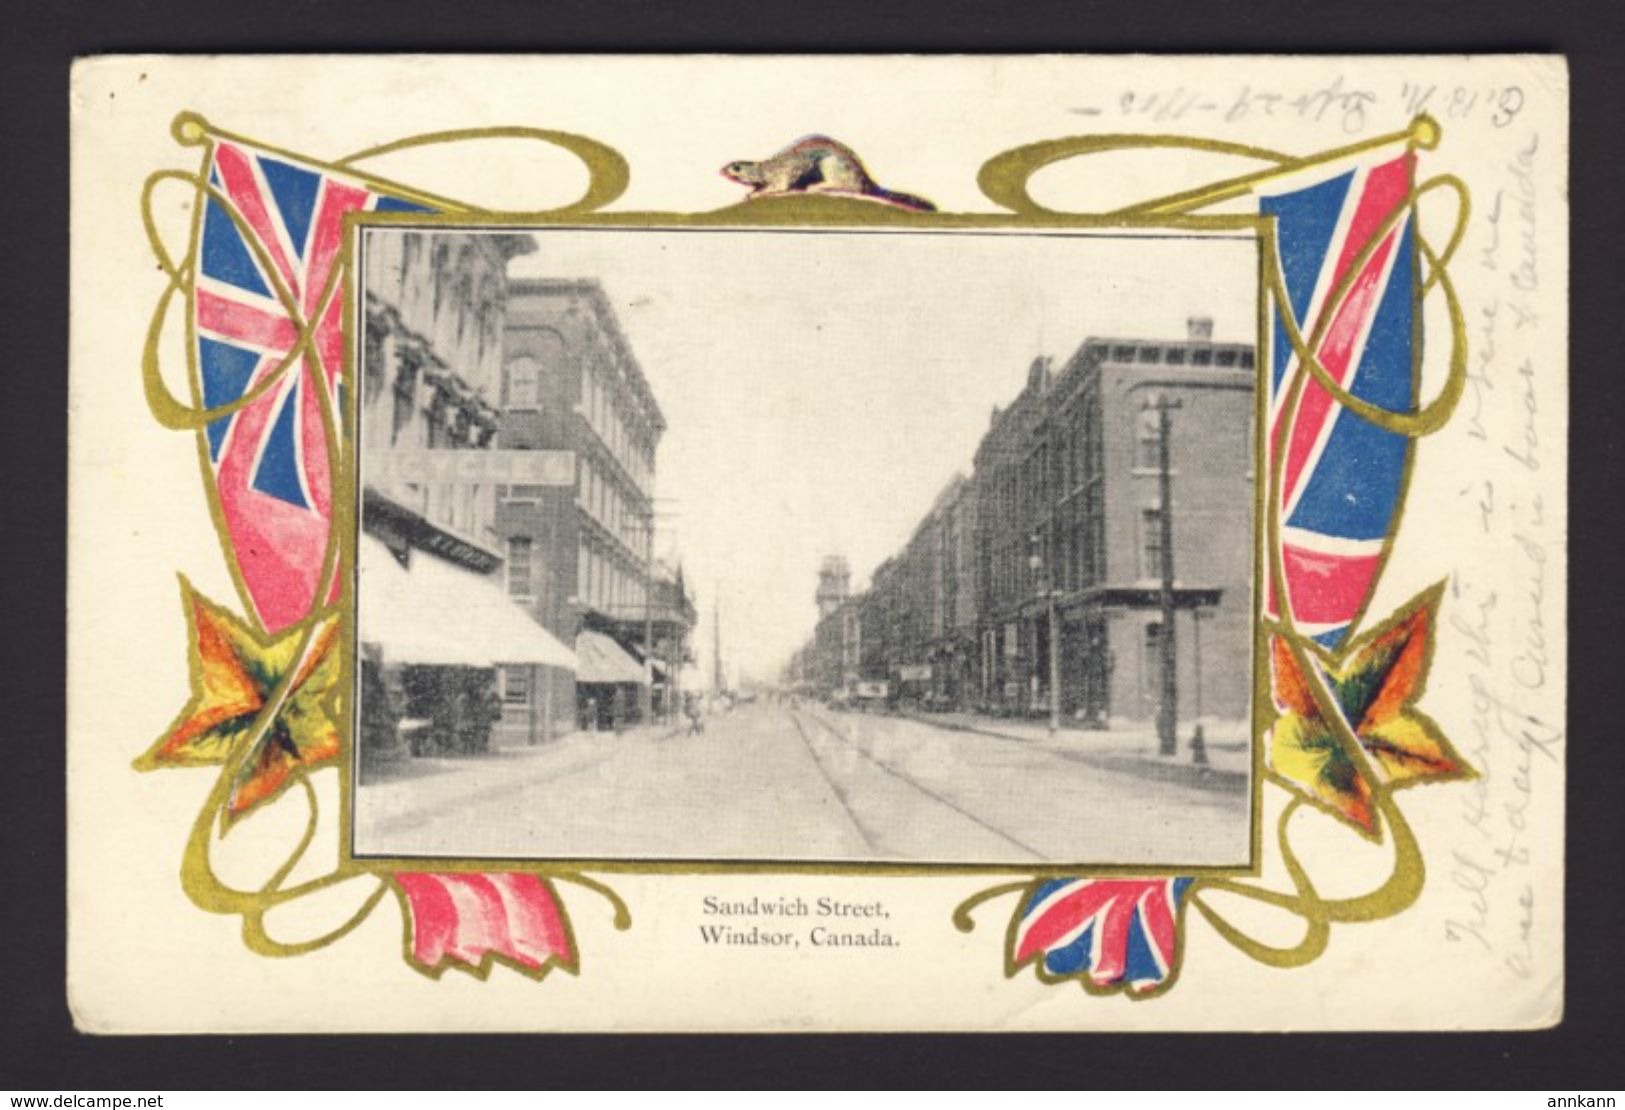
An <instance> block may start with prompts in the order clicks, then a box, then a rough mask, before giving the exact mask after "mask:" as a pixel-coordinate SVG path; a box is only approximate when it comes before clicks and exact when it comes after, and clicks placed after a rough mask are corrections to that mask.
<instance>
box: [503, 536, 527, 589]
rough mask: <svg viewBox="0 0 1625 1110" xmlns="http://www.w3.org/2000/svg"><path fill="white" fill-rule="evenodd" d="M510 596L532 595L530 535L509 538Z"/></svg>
mask: <svg viewBox="0 0 1625 1110" xmlns="http://www.w3.org/2000/svg"><path fill="white" fill-rule="evenodd" d="M508 596H509V597H530V596H532V589H531V573H530V537H529V536H510V537H509V538H508Z"/></svg>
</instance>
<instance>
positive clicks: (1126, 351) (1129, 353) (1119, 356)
mask: <svg viewBox="0 0 1625 1110" xmlns="http://www.w3.org/2000/svg"><path fill="white" fill-rule="evenodd" d="M1112 359H1113V360H1114V361H1116V362H1133V361H1134V348H1133V347H1113V348H1112Z"/></svg>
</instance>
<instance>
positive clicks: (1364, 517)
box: [1260, 151, 1420, 648]
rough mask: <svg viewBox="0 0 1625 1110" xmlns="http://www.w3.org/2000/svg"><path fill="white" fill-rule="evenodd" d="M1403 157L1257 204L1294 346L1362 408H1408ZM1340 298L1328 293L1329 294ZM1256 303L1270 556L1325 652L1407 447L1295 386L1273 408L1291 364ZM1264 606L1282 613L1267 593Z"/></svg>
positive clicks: (1406, 172)
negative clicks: (1264, 388) (1274, 548)
mask: <svg viewBox="0 0 1625 1110" xmlns="http://www.w3.org/2000/svg"><path fill="white" fill-rule="evenodd" d="M1414 173H1415V155H1414V154H1413V153H1412V152H1410V151H1406V152H1405V153H1403V154H1400V155H1398V156H1397V157H1394V158H1392V159H1390V160H1387V161H1383V162H1380V163H1371V164H1362V165H1359V166H1356V167H1354V168H1352V169H1349V168H1345V169H1343V170H1342V172H1337V173H1334V174H1330V175H1327V174H1322V175H1320V176H1319V177H1318V178H1317V179H1316V180H1314V181H1313V182H1311V183H1309V184H1299V186H1298V187H1295V188H1293V189H1291V190H1289V191H1284V192H1280V193H1276V194H1273V195H1265V196H1261V197H1260V211H1261V212H1262V213H1263V214H1264V215H1266V216H1272V217H1274V219H1275V241H1276V248H1277V251H1278V253H1279V261H1280V269H1281V274H1282V277H1283V279H1284V284H1285V288H1286V296H1287V301H1288V304H1289V306H1290V310H1291V312H1292V316H1293V319H1294V320H1295V321H1296V322H1297V324H1298V328H1299V330H1300V331H1301V333H1302V337H1303V340H1304V342H1305V343H1306V344H1308V345H1309V347H1310V349H1311V350H1312V351H1313V353H1314V355H1315V357H1316V359H1317V360H1318V362H1319V363H1320V364H1321V366H1322V367H1324V369H1325V370H1326V372H1327V374H1328V375H1329V376H1330V378H1331V379H1332V380H1333V381H1335V382H1336V383H1337V385H1338V386H1339V387H1340V388H1341V389H1343V390H1345V391H1346V392H1348V393H1350V394H1352V395H1353V396H1355V397H1358V398H1360V399H1361V400H1363V401H1366V402H1369V403H1370V404H1371V405H1374V406H1377V407H1379V408H1382V409H1386V410H1388V411H1392V412H1408V411H1410V410H1411V408H1412V407H1413V405H1414V403H1415V392H1416V376H1415V369H1414V367H1415V364H1416V359H1417V358H1418V357H1419V355H1420V351H1419V349H1418V347H1419V338H1418V335H1417V331H1416V328H1415V326H1414V325H1415V323H1416V320H1415V315H1414V314H1415V308H1414V305H1415V282H1416V274H1415V259H1416V247H1415V234H1416V233H1415V228H1414V226H1413V225H1414V212H1413V211H1412V209H1411V199H1412V180H1413V176H1414ZM1340 290H1341V291H1342V292H1341V295H1339V291H1340ZM1280 307H1281V306H1280V305H1278V304H1276V303H1275V301H1274V298H1271V302H1270V328H1269V339H1270V344H1271V350H1270V362H1269V367H1270V379H1269V430H1270V438H1269V441H1268V442H1269V449H1270V458H1271V459H1272V460H1273V459H1274V458H1276V453H1275V452H1276V449H1277V448H1278V447H1279V448H1280V449H1281V450H1282V454H1281V455H1280V458H1281V467H1282V472H1281V476H1280V477H1281V485H1280V489H1281V500H1280V505H1279V507H1278V508H1279V519H1280V521H1281V550H1280V557H1281V561H1282V569H1283V571H1284V578H1285V585H1286V595H1287V596H1286V599H1285V600H1286V608H1287V609H1288V611H1289V612H1290V615H1291V617H1292V621H1293V623H1294V624H1295V625H1296V627H1297V628H1298V629H1300V630H1301V631H1303V632H1304V633H1306V634H1308V635H1310V636H1312V637H1313V638H1314V639H1315V640H1316V641H1318V642H1319V643H1321V644H1323V645H1324V646H1326V647H1329V648H1336V647H1337V646H1338V645H1340V644H1341V643H1342V642H1343V641H1344V639H1345V638H1346V637H1347V635H1348V634H1349V632H1350V630H1351V628H1350V626H1351V625H1352V624H1353V622H1354V621H1355V619H1356V618H1357V617H1358V615H1359V613H1360V611H1361V610H1362V609H1363V607H1364V605H1365V602H1366V599H1367V598H1368V597H1369V596H1370V593H1371V590H1372V588H1373V587H1374V586H1375V584H1376V579H1377V573H1378V571H1379V569H1380V567H1381V565H1382V560H1383V552H1384V548H1385V545H1386V543H1387V537H1388V534H1389V529H1390V525H1391V524H1392V522H1393V519H1394V514H1395V512H1396V510H1397V508H1398V505H1399V502H1400V497H1401V495H1402V493H1403V487H1404V481H1405V473H1406V463H1407V461H1408V459H1409V457H1410V450H1411V442H1410V440H1409V438H1407V437H1406V436H1404V435H1402V434H1399V433H1396V432H1393V431H1389V430H1386V429H1383V428H1381V427H1378V426H1377V425H1376V424H1373V423H1371V422H1370V421H1369V420H1367V419H1366V418H1364V417H1362V416H1361V415H1359V414H1358V413H1356V412H1353V411H1351V410H1349V409H1347V408H1345V407H1344V406H1343V405H1341V404H1340V403H1338V401H1337V399H1336V398H1335V397H1334V396H1333V395H1332V394H1331V393H1330V392H1328V391H1327V390H1326V389H1325V387H1324V386H1323V385H1322V384H1321V383H1320V382H1318V381H1316V380H1315V379H1314V378H1312V377H1306V379H1305V381H1304V384H1303V388H1302V392H1301V395H1300V397H1299V400H1298V404H1297V407H1296V411H1295V413H1294V414H1293V418H1292V420H1291V421H1290V423H1287V422H1286V421H1285V416H1286V412H1285V404H1284V402H1285V400H1286V397H1287V395H1288V393H1289V391H1290V389H1291V385H1292V382H1293V380H1294V379H1295V378H1296V377H1297V376H1298V373H1299V371H1300V369H1301V368H1300V365H1299V359H1298V357H1297V353H1296V351H1295V350H1294V348H1293V345H1292V343H1291V341H1290V339H1289V337H1288V334H1287V329H1286V327H1285V325H1284V324H1283V322H1282V318H1281V315H1280ZM1266 606H1267V609H1268V612H1269V614H1270V615H1271V616H1278V617H1284V616H1285V615H1286V614H1285V613H1283V612H1282V608H1283V606H1282V605H1281V599H1279V598H1277V597H1276V596H1275V591H1274V584H1273V582H1271V583H1270V586H1269V592H1268V595H1267V601H1266Z"/></svg>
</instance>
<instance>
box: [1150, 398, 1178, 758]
mask: <svg viewBox="0 0 1625 1110" xmlns="http://www.w3.org/2000/svg"><path fill="white" fill-rule="evenodd" d="M1180 407H1181V406H1180V402H1179V401H1178V400H1177V399H1175V400H1170V399H1168V398H1167V397H1164V396H1162V395H1161V394H1160V393H1152V394H1150V395H1149V396H1147V397H1146V399H1145V404H1144V406H1143V409H1142V411H1145V412H1155V413H1156V414H1157V479H1158V481H1157V492H1158V496H1159V497H1160V498H1161V501H1162V507H1161V509H1160V510H1159V511H1158V513H1157V517H1158V521H1159V523H1160V525H1161V530H1162V591H1161V594H1162V596H1161V603H1162V630H1161V633H1160V635H1158V637H1157V640H1158V643H1159V645H1160V646H1161V648H1162V702H1161V704H1160V705H1159V706H1158V707H1157V750H1158V751H1159V752H1160V753H1161V754H1162V755H1173V754H1174V753H1175V752H1176V751H1178V748H1179V740H1178V736H1177V732H1178V728H1179V678H1178V672H1177V670H1176V669H1175V661H1176V660H1177V659H1178V656H1177V655H1176V653H1175V651H1174V498H1173V481H1172V479H1171V476H1170V466H1169V449H1168V443H1169V439H1170V438H1171V433H1172V431H1173V425H1172V420H1171V418H1170V416H1169V413H1171V412H1172V411H1173V410H1175V409H1178V408H1180Z"/></svg>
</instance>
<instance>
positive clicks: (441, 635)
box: [356, 228, 574, 766]
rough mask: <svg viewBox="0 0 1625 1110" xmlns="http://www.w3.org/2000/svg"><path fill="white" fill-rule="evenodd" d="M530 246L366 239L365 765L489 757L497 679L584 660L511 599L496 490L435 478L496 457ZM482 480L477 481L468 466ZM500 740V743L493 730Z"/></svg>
mask: <svg viewBox="0 0 1625 1110" xmlns="http://www.w3.org/2000/svg"><path fill="white" fill-rule="evenodd" d="M534 249H535V246H534V243H533V241H532V240H531V238H530V237H529V236H523V235H503V234H474V233H466V232H441V231H429V230H419V229H382V228H380V229H372V230H369V231H368V232H367V233H366V234H365V239H364V248H363V268H362V273H363V279H364V280H363V286H364V291H365V295H364V305H363V312H364V324H363V329H364V330H363V334H364V344H363V349H362V354H361V366H360V379H361V384H360V389H359V394H360V396H359V398H358V409H359V411H358V413H357V420H358V423H359V436H360V448H361V455H362V467H361V474H362V479H363V489H362V495H361V525H362V534H361V536H360V537H359V539H358V543H357V559H356V562H357V568H358V585H359V588H358V598H359V600H358V616H359V635H358V639H359V641H360V646H361V660H362V667H361V670H362V685H363V697H362V699H361V701H362V745H361V746H362V751H363V756H364V766H375V765H376V764H377V763H378V762H379V761H380V760H386V759H388V758H391V757H395V756H399V755H401V754H404V752H405V751H406V750H408V749H410V750H411V751H413V752H416V753H418V754H424V753H431V752H432V753H443V752H455V751H467V750H474V749H478V748H482V747H484V746H486V744H488V743H489V742H490V740H491V738H492V734H493V730H492V727H491V726H492V724H493V718H494V716H495V714H494V713H493V705H492V700H493V698H492V695H494V692H495V689H496V682H497V679H496V675H497V669H498V668H499V667H504V666H506V665H515V666H520V665H522V666H525V667H530V668H535V669H538V670H544V671H553V672H556V673H559V674H562V675H564V676H565V678H566V680H568V676H569V674H570V668H571V667H573V666H574V658H573V656H572V654H571V652H570V651H569V649H568V648H566V647H565V646H563V645H562V644H560V643H559V642H558V640H557V639H556V638H554V637H552V636H550V635H549V634H548V633H547V632H546V631H544V629H543V628H542V627H541V626H540V625H539V624H538V623H537V622H535V621H534V620H532V619H531V618H530V617H529V616H528V615H527V614H526V612H525V611H524V610H523V609H521V608H520V607H518V606H515V605H513V604H511V603H510V602H509V601H508V599H507V597H506V595H505V593H504V590H503V588H502V577H503V575H504V573H507V574H511V573H512V568H511V567H508V568H506V570H505V568H504V560H505V557H506V556H507V552H506V551H505V550H504V547H503V544H502V537H501V533H500V532H499V530H498V527H497V514H496V487H495V486H494V485H492V484H489V483H485V484H482V483H481V482H480V481H479V480H478V479H474V480H470V479H469V478H467V477H463V476H459V477H457V478H455V479H453V478H449V477H448V478H445V479H435V478H429V477H426V475H427V474H429V473H431V472H441V473H444V472H445V471H446V469H447V468H440V470H439V471H436V470H435V468H434V467H433V466H430V465H428V462H429V460H433V459H436V458H443V455H441V453H442V452H452V451H465V452H468V451H481V450H489V449H491V448H493V447H495V446H496V445H497V432H498V429H499V425H500V418H501V413H500V410H499V409H498V407H497V403H498V400H499V394H500V392H501V382H502V367H503V326H502V323H503V315H504V311H505V307H506V302H507V274H506V270H507V265H508V262H509V261H510V260H511V259H512V258H514V257H515V256H517V255H521V254H525V253H527V252H528V251H531V250H534ZM474 469H475V470H476V471H477V470H478V468H474ZM496 731H497V733H498V738H499V739H500V733H501V730H500V729H498V730H496Z"/></svg>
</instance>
